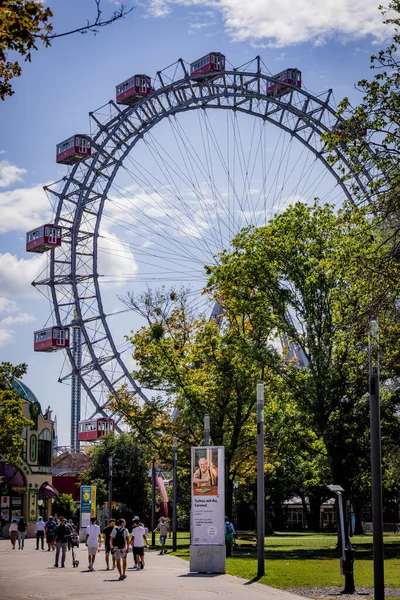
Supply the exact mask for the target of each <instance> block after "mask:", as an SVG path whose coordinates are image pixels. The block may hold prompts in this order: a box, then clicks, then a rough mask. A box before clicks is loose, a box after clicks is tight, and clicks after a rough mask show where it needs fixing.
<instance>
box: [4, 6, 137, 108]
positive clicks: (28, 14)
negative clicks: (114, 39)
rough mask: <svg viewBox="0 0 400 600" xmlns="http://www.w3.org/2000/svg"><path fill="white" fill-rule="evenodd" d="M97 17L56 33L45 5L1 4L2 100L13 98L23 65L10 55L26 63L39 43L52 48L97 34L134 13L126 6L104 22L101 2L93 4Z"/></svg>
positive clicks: (49, 12) (49, 10)
mask: <svg viewBox="0 0 400 600" xmlns="http://www.w3.org/2000/svg"><path fill="white" fill-rule="evenodd" d="M94 2H95V6H96V15H95V17H94V18H93V19H92V21H91V22H90V21H88V22H87V24H86V25H83V26H81V27H77V28H76V29H74V30H72V31H67V32H64V33H56V32H54V31H53V25H52V23H51V17H52V16H53V12H52V10H51V8H49V7H48V6H46V7H44V6H43V3H42V2H34V1H31V0H0V99H1V100H4V99H5V98H6V96H12V95H13V94H14V91H13V89H12V83H11V80H12V79H13V78H14V77H19V76H20V75H21V71H22V69H21V65H20V64H19V62H18V60H15V61H12V60H9V53H10V52H11V53H14V52H15V53H17V54H19V55H20V56H23V57H24V58H25V60H27V61H30V60H31V52H32V50H37V49H38V47H37V43H38V42H42V43H43V44H44V45H45V47H48V46H50V45H51V42H52V40H54V39H55V38H58V37H63V36H66V35H71V34H73V33H87V32H88V31H91V32H93V33H97V31H98V29H99V28H100V27H105V26H106V25H109V24H110V23H113V22H114V21H117V20H118V19H120V18H122V17H124V16H125V15H127V14H128V13H130V12H131V11H132V10H133V9H130V10H128V11H127V10H125V7H124V6H123V5H121V6H120V8H119V9H118V10H116V11H114V13H113V14H112V15H111V16H110V17H109V18H107V19H103V17H102V11H101V0H94Z"/></svg>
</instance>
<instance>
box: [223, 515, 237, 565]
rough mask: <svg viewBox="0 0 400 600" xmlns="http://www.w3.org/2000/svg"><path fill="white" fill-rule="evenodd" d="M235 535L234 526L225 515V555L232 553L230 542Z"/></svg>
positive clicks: (231, 542)
mask: <svg viewBox="0 0 400 600" xmlns="http://www.w3.org/2000/svg"><path fill="white" fill-rule="evenodd" d="M235 535H236V531H235V528H234V526H233V523H231V522H230V520H229V519H228V517H225V546H226V556H231V555H232V544H233V540H234V537H235Z"/></svg>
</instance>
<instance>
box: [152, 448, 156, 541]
mask: <svg viewBox="0 0 400 600" xmlns="http://www.w3.org/2000/svg"><path fill="white" fill-rule="evenodd" d="M155 528H156V459H155V458H153V460H152V463H151V545H152V546H153V548H154V547H155V545H156V533H155Z"/></svg>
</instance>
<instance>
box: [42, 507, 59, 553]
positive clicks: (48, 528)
mask: <svg viewBox="0 0 400 600" xmlns="http://www.w3.org/2000/svg"><path fill="white" fill-rule="evenodd" d="M56 527H57V523H56V522H55V521H54V519H53V517H52V516H51V515H50V517H49V520H48V521H46V524H45V526H44V532H45V534H46V543H47V545H48V547H49V548H48V550H47V552H50V550H55V549H56V548H55V543H54V536H55V533H56Z"/></svg>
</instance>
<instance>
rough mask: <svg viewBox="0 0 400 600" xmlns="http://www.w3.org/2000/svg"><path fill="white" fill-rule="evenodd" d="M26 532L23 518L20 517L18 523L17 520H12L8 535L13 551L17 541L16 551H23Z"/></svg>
mask: <svg viewBox="0 0 400 600" xmlns="http://www.w3.org/2000/svg"><path fill="white" fill-rule="evenodd" d="M27 531H28V530H27V526H26V521H25V519H24V517H20V519H19V520H18V521H17V519H13V520H12V522H11V524H10V527H9V528H8V533H9V534H10V540H11V545H12V549H13V550H15V547H16V544H17V540H18V550H23V549H24V546H25V538H26V534H27Z"/></svg>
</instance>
